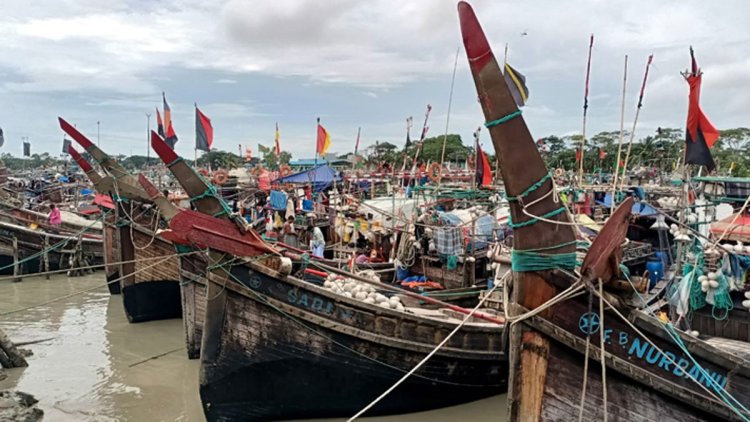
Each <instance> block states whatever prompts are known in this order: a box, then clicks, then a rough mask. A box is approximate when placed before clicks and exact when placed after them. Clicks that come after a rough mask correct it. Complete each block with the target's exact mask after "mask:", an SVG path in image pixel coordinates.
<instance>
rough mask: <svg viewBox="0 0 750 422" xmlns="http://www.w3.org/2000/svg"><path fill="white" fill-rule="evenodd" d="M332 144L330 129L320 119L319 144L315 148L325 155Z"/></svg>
mask: <svg viewBox="0 0 750 422" xmlns="http://www.w3.org/2000/svg"><path fill="white" fill-rule="evenodd" d="M330 146H331V135H329V134H328V131H327V130H326V128H324V127H323V125H321V124H320V119H318V145H317V148H316V149H315V152H317V153H318V154H320V155H321V156H323V155H325V153H326V151H328V147H330Z"/></svg>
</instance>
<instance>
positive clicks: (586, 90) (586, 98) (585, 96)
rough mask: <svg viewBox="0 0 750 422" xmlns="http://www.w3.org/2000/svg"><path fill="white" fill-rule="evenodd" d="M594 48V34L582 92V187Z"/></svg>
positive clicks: (580, 176)
mask: <svg viewBox="0 0 750 422" xmlns="http://www.w3.org/2000/svg"><path fill="white" fill-rule="evenodd" d="M593 48H594V34H591V39H590V41H589V58H588V61H587V62H586V84H585V87H584V92H583V128H582V130H581V161H580V163H579V168H578V186H579V187H580V186H583V160H584V158H585V157H584V155H585V153H584V151H585V149H586V115H587V113H588V109H589V77H590V76H591V51H592V50H593Z"/></svg>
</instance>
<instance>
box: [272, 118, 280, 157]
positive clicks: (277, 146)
mask: <svg viewBox="0 0 750 422" xmlns="http://www.w3.org/2000/svg"><path fill="white" fill-rule="evenodd" d="M273 141H274V152H275V153H276V156H277V157H278V156H279V155H281V144H280V143H279V122H276V136H275V137H274V139H273Z"/></svg>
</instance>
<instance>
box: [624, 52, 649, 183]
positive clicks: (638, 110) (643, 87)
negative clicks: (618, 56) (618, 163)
mask: <svg viewBox="0 0 750 422" xmlns="http://www.w3.org/2000/svg"><path fill="white" fill-rule="evenodd" d="M653 59H654V55H653V54H651V55H650V56H648V61H647V62H646V72H645V73H644V74H643V84H642V85H641V94H640V97H639V98H638V107H637V108H636V109H635V119H633V130H632V131H631V132H630V142H629V143H628V152H627V154H625V163H624V164H623V166H622V171H623V179H624V178H625V177H624V174H625V173H624V172H626V171H627V170H628V160H630V150H631V148H632V147H633V140H634V139H635V128H636V126H637V125H638V116H639V115H640V113H641V107H642V106H643V94H644V92H645V90H646V80H647V79H648V69H649V67H650V66H651V62H652V61H653ZM622 184H623V182H620V189H622Z"/></svg>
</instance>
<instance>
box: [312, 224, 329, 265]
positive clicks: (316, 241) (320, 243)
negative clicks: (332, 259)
mask: <svg viewBox="0 0 750 422" xmlns="http://www.w3.org/2000/svg"><path fill="white" fill-rule="evenodd" d="M310 229H311V230H312V239H310V252H312V254H313V256H317V257H319V258H323V251H325V247H326V239H325V237H324V236H323V231H322V230H320V227H318V226H311V227H310Z"/></svg>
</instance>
